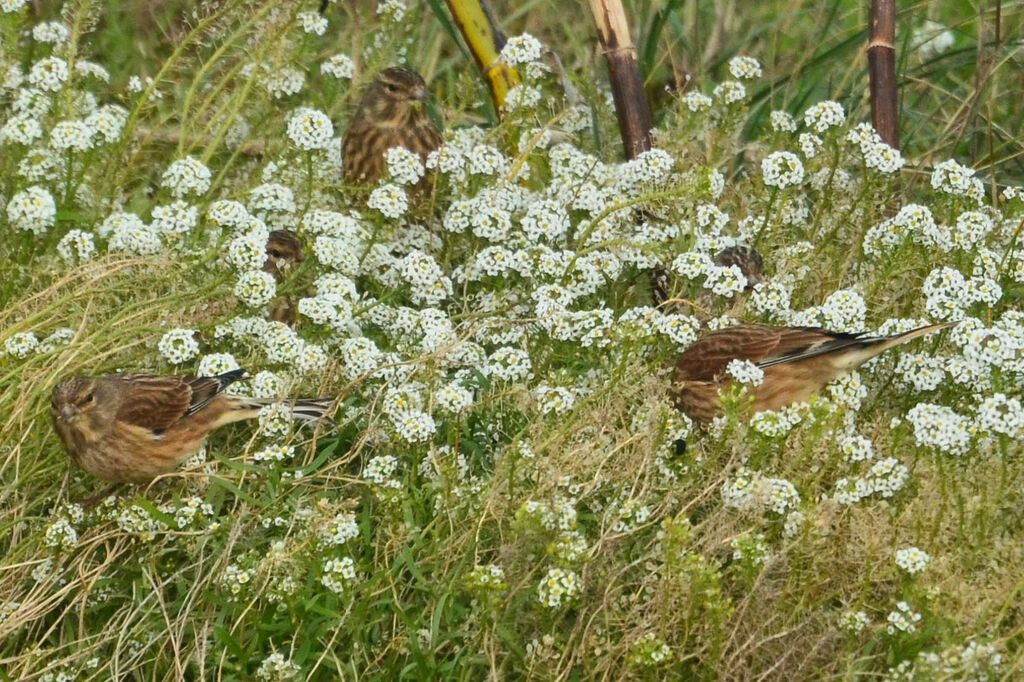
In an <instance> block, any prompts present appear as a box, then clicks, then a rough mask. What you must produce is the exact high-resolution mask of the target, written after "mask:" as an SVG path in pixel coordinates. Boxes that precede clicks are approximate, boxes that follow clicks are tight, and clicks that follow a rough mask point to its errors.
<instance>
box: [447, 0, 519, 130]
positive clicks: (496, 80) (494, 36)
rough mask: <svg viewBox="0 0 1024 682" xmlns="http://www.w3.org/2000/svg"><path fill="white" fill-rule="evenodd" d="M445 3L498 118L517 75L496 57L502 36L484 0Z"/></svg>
mask: <svg viewBox="0 0 1024 682" xmlns="http://www.w3.org/2000/svg"><path fill="white" fill-rule="evenodd" d="M446 2H447V3H448V9H449V10H451V13H452V17H453V18H454V19H455V25H456V26H458V27H459V31H460V32H461V33H462V37H463V38H464V39H465V40H466V44H467V45H468V46H469V51H470V52H472V53H473V58H474V59H475V60H476V64H477V66H479V67H480V71H481V72H483V74H484V77H485V78H486V79H487V84H488V85H489V86H490V88H491V98H492V99H493V100H494V108H495V109H497V111H498V116H501V115H502V112H503V111H504V109H505V97H506V96H507V95H508V91H509V90H511V89H512V88H514V87H515V86H517V85H519V74H518V73H517V72H516V70H515V69H513V68H512V67H511V66H509V65H508V64H506V63H505V62H503V61H501V60H500V59H499V58H498V55H499V54H500V53H501V48H503V47H504V46H505V36H504V35H502V33H501V30H500V29H499V28H498V26H497V24H496V23H495V21H494V18H493V17H492V16H491V12H490V10H489V9H488V8H487V5H486V4H485V2H484V0H446Z"/></svg>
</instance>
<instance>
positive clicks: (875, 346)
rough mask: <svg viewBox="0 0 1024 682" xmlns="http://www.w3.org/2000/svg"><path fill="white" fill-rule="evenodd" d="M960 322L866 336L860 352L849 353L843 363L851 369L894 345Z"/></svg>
mask: <svg viewBox="0 0 1024 682" xmlns="http://www.w3.org/2000/svg"><path fill="white" fill-rule="evenodd" d="M956 324H959V322H940V323H938V324H929V325H926V326H924V327H918V328H917V329H911V330H910V331H909V332H903V333H901V334H893V335H892V336H875V337H866V338H862V339H860V341H859V343H858V344H856V345H858V346H860V349H859V352H853V353H847V354H845V355H844V357H843V364H845V365H847V366H848V367H849V368H850V369H852V368H854V367H856V366H857V365H860V364H861V363H863V362H866V361H868V360H870V359H871V358H873V357H875V356H876V355H879V354H880V353H884V352H885V351H887V350H889V349H890V348H892V347H893V346H899V345H902V344H904V343H907V342H908V341H913V340H914V339H916V338H917V337H919V336H925V335H926V334H931V333H932V332H937V331H939V330H940V329H946V328H948V327H952V326H954V325H956Z"/></svg>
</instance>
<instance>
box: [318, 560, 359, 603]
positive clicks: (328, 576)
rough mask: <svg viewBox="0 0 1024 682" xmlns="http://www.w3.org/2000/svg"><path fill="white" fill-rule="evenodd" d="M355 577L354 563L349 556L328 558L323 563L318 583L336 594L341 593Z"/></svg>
mask: <svg viewBox="0 0 1024 682" xmlns="http://www.w3.org/2000/svg"><path fill="white" fill-rule="evenodd" d="M355 579H356V564H355V562H354V561H352V558H351V557H347V556H346V557H342V558H340V559H328V560H327V562H326V563H324V572H323V575H322V576H321V577H320V583H321V584H322V585H323V586H324V587H326V588H327V589H329V590H330V591H331V592H334V593H336V594H342V593H343V592H345V589H346V587H347V586H348V585H350V584H351V583H352V582H353V581H354V580H355Z"/></svg>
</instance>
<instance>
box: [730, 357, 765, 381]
mask: <svg viewBox="0 0 1024 682" xmlns="http://www.w3.org/2000/svg"><path fill="white" fill-rule="evenodd" d="M725 371H726V372H727V373H728V374H729V375H730V376H731V377H732V378H733V379H735V380H736V381H738V382H739V383H741V384H747V385H749V386H760V385H761V382H762V381H764V370H763V369H761V368H760V367H758V366H757V365H755V364H754V363H752V362H751V361H750V360H731V361H729V365H728V366H727V367H726V368H725Z"/></svg>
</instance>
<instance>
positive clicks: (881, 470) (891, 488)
mask: <svg viewBox="0 0 1024 682" xmlns="http://www.w3.org/2000/svg"><path fill="white" fill-rule="evenodd" d="M909 477H910V472H909V471H908V469H907V467H905V466H903V465H902V464H900V463H899V461H898V460H896V459H895V458H893V457H889V458H886V459H881V460H878V461H877V462H875V463H874V464H873V465H872V466H871V468H870V469H869V470H868V472H867V473H866V474H865V475H864V476H861V477H859V478H856V479H854V480H852V481H851V480H849V479H846V478H842V479H839V480H838V481H836V486H835V487H836V492H835V494H834V495H833V499H835V501H836V502H838V503H839V504H842V505H852V504H856V503H857V502H859V501H861V500H863V499H864V498H866V497H869V496H871V495H873V494H875V493H878V494H879V495H881V496H882V497H885V498H889V497H892V496H893V495H895V494H896V493H897V492H899V491H900V490H902V489H903V487H904V486H905V485H906V483H907V480H908V479H909Z"/></svg>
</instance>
